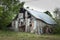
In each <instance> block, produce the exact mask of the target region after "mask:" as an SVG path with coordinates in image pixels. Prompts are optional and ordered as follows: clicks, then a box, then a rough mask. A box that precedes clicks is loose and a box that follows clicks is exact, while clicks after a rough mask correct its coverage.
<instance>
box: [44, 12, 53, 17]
mask: <svg viewBox="0 0 60 40" xmlns="http://www.w3.org/2000/svg"><path fill="white" fill-rule="evenodd" d="M44 13H46V14H48V15H49V16H51V17H52V15H51V13H50V12H49V11H46V12H44Z"/></svg>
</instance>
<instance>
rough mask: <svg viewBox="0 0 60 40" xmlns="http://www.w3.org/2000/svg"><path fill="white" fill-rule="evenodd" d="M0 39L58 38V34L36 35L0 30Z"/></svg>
mask: <svg viewBox="0 0 60 40" xmlns="http://www.w3.org/2000/svg"><path fill="white" fill-rule="evenodd" d="M0 40H60V35H46V34H45V35H37V34H31V33H24V32H13V31H1V30H0Z"/></svg>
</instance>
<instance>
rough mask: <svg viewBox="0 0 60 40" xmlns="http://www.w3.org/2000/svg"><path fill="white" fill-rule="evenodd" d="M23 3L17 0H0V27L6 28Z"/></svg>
mask: <svg viewBox="0 0 60 40" xmlns="http://www.w3.org/2000/svg"><path fill="white" fill-rule="evenodd" d="M23 4H24V3H20V1H19V0H0V28H6V26H7V25H8V24H9V23H10V22H11V21H12V20H13V19H14V18H15V16H16V15H17V14H18V13H19V10H20V8H21V7H23Z"/></svg>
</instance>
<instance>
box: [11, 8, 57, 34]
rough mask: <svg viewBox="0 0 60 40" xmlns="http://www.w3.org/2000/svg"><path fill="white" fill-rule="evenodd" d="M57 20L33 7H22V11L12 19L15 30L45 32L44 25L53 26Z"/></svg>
mask: <svg viewBox="0 0 60 40" xmlns="http://www.w3.org/2000/svg"><path fill="white" fill-rule="evenodd" d="M55 24H56V22H55V21H54V20H53V19H52V18H51V17H50V16H49V15H47V14H45V13H43V12H39V11H36V10H32V9H24V8H21V10H20V13H19V14H18V15H17V16H16V18H15V19H14V20H13V21H12V29H14V31H21V32H30V33H37V34H41V33H44V31H43V29H44V27H53V26H54V25H55Z"/></svg>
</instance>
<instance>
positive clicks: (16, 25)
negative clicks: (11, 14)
mask: <svg viewBox="0 0 60 40" xmlns="http://www.w3.org/2000/svg"><path fill="white" fill-rule="evenodd" d="M15 31H18V21H15Z"/></svg>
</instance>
